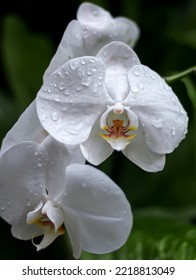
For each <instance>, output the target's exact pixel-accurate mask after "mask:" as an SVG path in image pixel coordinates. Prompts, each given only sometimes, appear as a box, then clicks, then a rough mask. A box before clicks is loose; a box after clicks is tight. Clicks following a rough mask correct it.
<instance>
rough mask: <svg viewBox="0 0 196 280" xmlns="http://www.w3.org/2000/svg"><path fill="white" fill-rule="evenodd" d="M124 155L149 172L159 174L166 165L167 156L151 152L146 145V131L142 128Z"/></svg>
mask: <svg viewBox="0 0 196 280" xmlns="http://www.w3.org/2000/svg"><path fill="white" fill-rule="evenodd" d="M122 153H123V154H124V155H125V156H126V157H127V158H128V159H129V160H131V161H132V162H133V163H135V164H136V165H137V166H139V167H140V168H142V169H143V170H145V171H148V172H157V171H160V170H162V169H163V167H164V165H165V155H162V154H157V153H154V152H153V151H151V149H150V148H149V147H148V145H147V144H146V139H145V134H144V130H143V128H142V127H141V126H139V127H138V129H137V130H136V137H135V138H134V139H133V140H132V142H131V144H130V145H128V146H127V147H126V148H125V149H124V150H123V151H122Z"/></svg>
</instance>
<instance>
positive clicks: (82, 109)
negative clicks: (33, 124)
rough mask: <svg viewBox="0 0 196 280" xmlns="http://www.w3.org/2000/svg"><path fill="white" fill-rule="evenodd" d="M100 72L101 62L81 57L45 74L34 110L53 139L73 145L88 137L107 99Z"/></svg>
mask: <svg viewBox="0 0 196 280" xmlns="http://www.w3.org/2000/svg"><path fill="white" fill-rule="evenodd" d="M104 75H105V67H104V65H103V63H102V62H101V61H99V60H98V59H97V58H93V57H82V58H76V59H73V60H71V61H69V62H67V63H65V64H64V65H63V66H62V67H60V68H59V69H58V70H57V71H56V72H54V73H53V74H52V75H51V76H50V77H49V79H48V80H47V83H45V84H44V86H43V87H42V88H41V90H40V91H39V93H38V97H37V111H38V116H39V119H40V121H41V123H42V125H43V126H44V128H45V129H46V130H47V131H48V132H49V134H51V135H52V136H53V137H54V138H55V139H56V140H58V141H60V142H62V143H65V144H70V145H76V144H79V143H82V142H84V141H85V140H86V139H87V138H88V136H89V133H90V130H91V128H92V126H93V124H94V122H95V120H96V119H97V118H98V116H99V114H100V113H101V112H102V111H103V108H104V107H105V103H106V104H107V102H108V96H107V92H106V90H105V88H104V85H103V83H104ZM73 116H74V118H73Z"/></svg>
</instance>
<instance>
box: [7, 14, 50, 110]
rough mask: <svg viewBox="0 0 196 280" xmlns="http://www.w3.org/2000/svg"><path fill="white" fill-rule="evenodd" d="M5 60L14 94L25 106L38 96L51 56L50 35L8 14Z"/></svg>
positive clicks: (8, 81)
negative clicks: (35, 29) (34, 29)
mask: <svg viewBox="0 0 196 280" xmlns="http://www.w3.org/2000/svg"><path fill="white" fill-rule="evenodd" d="M2 31H3V32H2V60H3V63H4V68H5V72H6V77H7V83H8V85H9V86H10V88H11V90H12V92H13V94H14V96H15V97H16V98H17V100H18V101H19V102H20V104H22V105H23V107H25V106H26V105H27V104H29V103H30V101H31V100H32V99H34V97H35V96H36V93H37V91H38V90H39V87H40V86H41V84H42V76H43V73H44V70H45V69H46V67H47V65H48V63H49V61H50V59H51V56H52V48H51V42H50V41H49V39H48V38H46V37H44V36H41V35H38V34H33V33H32V32H31V30H29V29H28V28H27V26H26V25H25V23H24V22H23V21H22V20H21V19H20V18H18V17H17V16H14V15H9V16H7V17H6V18H5V19H4V21H3V26H2Z"/></svg>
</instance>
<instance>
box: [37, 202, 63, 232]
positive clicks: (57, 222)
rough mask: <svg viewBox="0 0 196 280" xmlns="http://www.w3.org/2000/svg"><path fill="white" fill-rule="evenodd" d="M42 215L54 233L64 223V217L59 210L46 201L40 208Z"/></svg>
mask: <svg viewBox="0 0 196 280" xmlns="http://www.w3.org/2000/svg"><path fill="white" fill-rule="evenodd" d="M42 214H44V215H46V216H47V218H48V219H49V220H50V221H51V222H52V223H53V225H54V229H55V232H57V231H58V229H59V228H60V227H61V225H62V224H63V222H64V216H63V212H62V210H61V208H60V207H58V206H54V205H53V202H52V201H50V200H48V201H47V202H46V204H45V205H44V207H43V208H42Z"/></svg>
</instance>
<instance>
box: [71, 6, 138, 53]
mask: <svg viewBox="0 0 196 280" xmlns="http://www.w3.org/2000/svg"><path fill="white" fill-rule="evenodd" d="M77 19H78V22H79V24H80V25H81V28H82V31H83V38H84V44H85V51H86V53H87V54H91V55H95V54H96V53H97V52H98V51H99V50H100V49H101V48H102V47H103V46H104V45H106V44H108V43H110V42H112V41H122V42H125V43H128V44H131V45H134V43H135V42H136V41H137V39H138V37H139V28H138V26H137V25H136V24H135V23H134V22H133V21H131V20H128V19H126V18H116V19H115V18H113V17H112V16H111V14H110V13H109V12H108V11H106V10H104V9H103V8H101V7H98V6H96V5H94V4H92V3H83V4H81V5H80V7H79V9H78V13H77Z"/></svg>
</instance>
